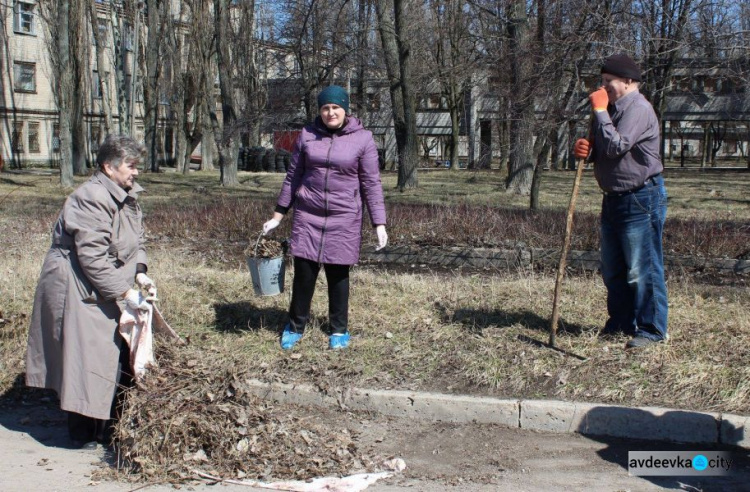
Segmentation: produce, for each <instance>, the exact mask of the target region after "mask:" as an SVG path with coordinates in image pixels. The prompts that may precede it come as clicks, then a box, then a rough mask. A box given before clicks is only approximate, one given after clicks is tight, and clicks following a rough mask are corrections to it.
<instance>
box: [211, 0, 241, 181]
mask: <svg viewBox="0 0 750 492" xmlns="http://www.w3.org/2000/svg"><path fill="white" fill-rule="evenodd" d="M231 5H232V0H214V23H215V24H214V25H215V26H216V27H215V29H216V58H217V65H218V69H219V88H220V90H221V115H222V122H221V125H220V124H219V119H218V117H217V115H216V111H215V108H213V107H212V108H211V110H210V115H211V122H212V127H213V133H214V138H215V139H216V145H217V146H218V148H219V169H220V171H221V184H222V186H234V185H237V184H239V180H238V179H237V126H236V122H237V113H236V108H237V102H236V101H237V96H236V94H235V84H234V73H233V70H234V66H235V64H234V60H233V59H232V50H231V47H230V43H231V38H232V36H231V30H232V22H231V16H230V9H231Z"/></svg>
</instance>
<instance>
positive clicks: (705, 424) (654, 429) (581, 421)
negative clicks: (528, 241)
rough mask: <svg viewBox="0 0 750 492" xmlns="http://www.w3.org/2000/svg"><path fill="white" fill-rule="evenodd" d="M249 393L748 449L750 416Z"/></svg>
mask: <svg viewBox="0 0 750 492" xmlns="http://www.w3.org/2000/svg"><path fill="white" fill-rule="evenodd" d="M246 383H247V387H248V390H249V391H250V393H252V394H254V395H256V396H258V397H260V398H263V399H267V400H272V401H274V402H281V403H292V404H297V405H304V406H325V407H339V408H343V409H348V410H358V411H369V412H374V413H379V414H382V415H388V416H393V417H407V418H413V419H422V420H433V421H442V422H455V423H472V422H474V423H481V424H497V425H502V426H505V427H513V428H520V429H527V430H537V431H546V432H558V433H571V432H578V433H580V434H584V435H591V436H609V437H622V438H630V439H648V440H656V441H671V442H681V443H690V444H727V445H732V446H738V447H742V448H746V449H750V433H746V432H745V429H746V428H750V417H748V416H741V415H732V414H720V413H710V412H693V411H686V410H675V409H670V408H659V407H640V408H630V407H622V406H616V405H605V404H597V403H577V402H566V401H556V400H504V399H500V398H491V397H481V396H465V395H446V394H440V393H424V392H416V391H400V390H368V389H359V388H328V389H325V390H319V389H317V388H315V387H313V386H310V385H306V384H286V383H267V382H264V381H260V380H257V379H250V380H247V381H246Z"/></svg>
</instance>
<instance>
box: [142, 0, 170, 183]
mask: <svg viewBox="0 0 750 492" xmlns="http://www.w3.org/2000/svg"><path fill="white" fill-rule="evenodd" d="M160 4H161V5H162V6H163V5H165V4H166V2H160V1H159V0H147V6H148V38H147V41H146V43H144V44H145V48H146V50H145V51H146V83H145V84H144V87H143V107H144V113H145V114H144V121H143V126H144V134H145V135H144V136H145V140H146V148H147V149H148V150H147V151H148V155H147V157H146V162H145V165H146V166H147V167H148V168H150V170H151V172H159V155H158V147H157V145H156V139H157V125H158V121H159V97H160V96H159V78H160V77H161V60H160V55H159V48H160V47H161V45H162V25H161V17H162V12H161V11H160V10H159V8H160Z"/></svg>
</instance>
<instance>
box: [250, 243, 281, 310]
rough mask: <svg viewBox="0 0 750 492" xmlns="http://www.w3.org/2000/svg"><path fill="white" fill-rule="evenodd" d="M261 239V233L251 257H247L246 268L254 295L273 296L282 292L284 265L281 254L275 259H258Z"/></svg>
mask: <svg viewBox="0 0 750 492" xmlns="http://www.w3.org/2000/svg"><path fill="white" fill-rule="evenodd" d="M262 237H263V233H262V232H261V233H260V235H259V236H258V239H257V240H256V241H255V247H254V248H253V256H248V257H247V268H248V269H249V270H250V278H251V279H252V281H253V291H255V295H256V296H275V295H277V294H281V293H282V292H284V273H285V272H286V263H285V262H284V255H283V254H282V255H281V256H277V257H276V258H258V244H259V243H260V239H261V238H262ZM284 251H286V249H284Z"/></svg>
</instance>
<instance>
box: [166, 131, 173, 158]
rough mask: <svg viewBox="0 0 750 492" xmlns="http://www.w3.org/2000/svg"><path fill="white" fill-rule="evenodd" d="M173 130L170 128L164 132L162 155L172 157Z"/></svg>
mask: <svg viewBox="0 0 750 492" xmlns="http://www.w3.org/2000/svg"><path fill="white" fill-rule="evenodd" d="M173 141H174V130H172V128H167V129H166V130H164V153H165V154H167V155H172V153H173V152H174V144H173Z"/></svg>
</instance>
